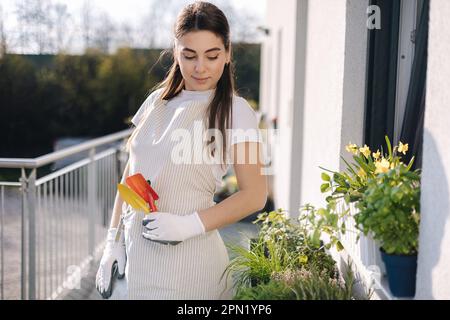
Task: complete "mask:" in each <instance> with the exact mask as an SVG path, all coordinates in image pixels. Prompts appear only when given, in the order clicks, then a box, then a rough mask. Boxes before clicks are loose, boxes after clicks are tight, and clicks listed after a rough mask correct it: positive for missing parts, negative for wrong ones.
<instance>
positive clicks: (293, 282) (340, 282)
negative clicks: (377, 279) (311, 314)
mask: <svg viewBox="0 0 450 320" xmlns="http://www.w3.org/2000/svg"><path fill="white" fill-rule="evenodd" d="M354 284H355V279H354V276H353V273H352V271H351V269H348V270H347V273H346V274H345V275H344V279H340V278H331V277H329V276H328V275H327V274H326V272H324V271H319V270H317V269H306V268H301V269H297V270H286V271H284V272H280V273H274V274H273V275H272V277H271V279H270V281H269V282H267V283H262V284H259V285H258V286H255V287H244V288H241V289H240V290H239V291H238V292H237V294H236V296H235V299H236V300H352V299H354V297H353V286H354Z"/></svg>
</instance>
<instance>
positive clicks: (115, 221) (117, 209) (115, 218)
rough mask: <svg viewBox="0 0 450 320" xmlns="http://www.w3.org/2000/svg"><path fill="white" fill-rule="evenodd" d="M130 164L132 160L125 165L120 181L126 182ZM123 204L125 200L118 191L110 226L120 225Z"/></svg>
mask: <svg viewBox="0 0 450 320" xmlns="http://www.w3.org/2000/svg"><path fill="white" fill-rule="evenodd" d="M129 165H130V161H129V160H128V161H127V164H126V166H125V169H124V170H123V175H122V180H121V181H120V182H121V183H125V179H126V178H127V177H128V175H129ZM122 204H123V200H122V198H120V196H119V192H118V191H117V192H116V198H115V200H114V207H113V212H112V217H111V224H110V225H109V227H110V228H117V226H118V225H119V221H120V215H121V213H122Z"/></svg>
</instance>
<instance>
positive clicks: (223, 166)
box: [97, 2, 267, 299]
mask: <svg viewBox="0 0 450 320" xmlns="http://www.w3.org/2000/svg"><path fill="white" fill-rule="evenodd" d="M174 38H175V39H174V47H173V56H174V62H173V65H172V67H171V69H170V71H169V72H168V75H167V77H166V79H165V80H164V81H163V82H162V83H161V84H160V85H159V89H157V90H155V91H153V92H152V94H151V95H150V96H149V97H148V98H147V99H146V101H145V102H144V103H143V105H142V106H141V107H140V109H139V110H138V111H137V113H136V114H135V115H134V117H133V118H132V120H131V121H132V123H133V124H134V125H135V126H136V129H135V130H134V131H133V134H132V135H131V137H130V139H129V141H128V144H127V146H128V148H129V155H130V156H129V161H128V163H127V165H126V168H125V171H124V174H123V178H122V182H123V181H124V179H125V178H126V177H127V176H129V175H132V174H135V173H141V174H142V175H143V176H144V177H145V179H149V180H150V181H151V184H152V187H153V188H154V189H155V191H156V192H157V193H158V195H159V201H158V212H156V213H151V214H149V215H147V216H144V213H143V212H140V211H136V210H134V209H132V208H131V207H129V206H128V207H127V208H126V209H125V210H123V212H122V214H120V213H121V209H120V208H122V201H121V200H120V199H119V197H118V196H116V200H115V204H114V210H113V217H112V220H111V225H110V229H109V230H108V236H107V245H106V248H105V250H104V253H103V256H102V259H101V262H100V267H99V270H98V272H97V289H98V290H99V292H100V293H101V294H102V295H103V296H104V297H108V296H109V295H110V294H111V288H112V286H111V272H112V271H111V270H112V268H113V267H114V266H117V267H118V273H119V276H123V275H125V279H126V281H125V282H126V287H127V288H126V293H125V295H124V296H123V298H128V299H230V298H232V296H231V294H232V290H230V289H231V281H230V278H228V280H227V277H225V276H223V273H224V271H225V269H226V267H227V265H228V263H229V257H228V254H227V250H226V247H225V245H224V243H223V241H222V239H221V237H220V234H219V232H218V231H217V229H219V228H221V227H223V226H226V225H229V224H232V223H235V222H237V221H239V220H241V219H242V218H244V217H246V216H247V215H249V214H251V213H253V212H255V211H258V210H260V209H261V208H263V207H264V205H265V203H266V198H267V182H266V178H265V176H264V174H263V171H262V159H261V157H260V154H261V153H260V147H261V144H260V140H259V135H258V134H257V132H258V131H257V130H258V129H257V128H258V123H257V118H256V114H255V112H254V111H253V110H252V109H251V107H250V106H249V104H248V103H247V101H246V100H245V99H243V98H241V97H238V96H237V95H236V94H235V92H234V76H233V71H232V70H233V68H232V56H231V40H230V30H229V25H228V22H227V19H226V17H225V15H224V14H223V12H222V11H221V10H220V9H218V8H217V7H216V6H214V5H213V4H210V3H207V2H195V3H193V4H191V5H188V6H187V7H185V8H184V9H183V10H182V12H181V13H180V14H179V16H178V18H177V22H176V25H175V35H174ZM199 129H200V131H199ZM229 129H231V130H229ZM211 131H212V132H214V133H213V134H212V136H211V137H209V138H206V140H205V132H211ZM199 132H200V134H199ZM202 133H203V134H202ZM196 146H197V147H196ZM198 146H201V149H199V148H198ZM205 150H206V151H205ZM180 151H181V152H180ZM200 154H201V155H200ZM205 155H206V156H205ZM205 159H208V160H211V159H214V160H216V161H205ZM252 159H253V160H252ZM255 159H256V160H255ZM217 160H220V161H217ZM228 160H231V163H232V164H233V168H234V171H235V174H236V178H237V181H238V185H239V191H238V192H236V193H235V194H233V195H232V196H231V197H229V198H227V199H225V200H224V201H222V202H220V203H218V204H215V203H214V201H213V196H214V193H215V191H216V188H217V186H219V185H220V182H221V179H222V177H223V176H224V175H225V173H226V171H227V168H228V165H229V164H230V163H229V162H230V161H228ZM120 219H122V221H123V232H121V233H120V234H121V237H120V239H119V241H114V235H115V234H116V231H117V226H118V225H119V220H120ZM168 244H169V245H168ZM222 276H223V277H222ZM113 292H114V290H113ZM113 295H114V294H113Z"/></svg>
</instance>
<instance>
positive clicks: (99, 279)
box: [95, 228, 126, 299]
mask: <svg viewBox="0 0 450 320" xmlns="http://www.w3.org/2000/svg"><path fill="white" fill-rule="evenodd" d="M116 231H117V228H110V229H109V230H108V235H107V237H106V246H105V249H104V250H103V256H102V259H101V261H100V266H99V268H98V271H97V276H96V280H95V285H96V288H97V290H98V292H99V293H100V294H101V295H102V297H103V298H104V299H108V298H109V297H110V296H111V294H112V278H113V277H114V275H115V273H116V272H118V277H119V279H121V278H123V277H124V275H125V263H126V252H125V237H124V234H123V233H124V232H123V230H120V237H119V239H118V241H117V242H116V241H115V236H116Z"/></svg>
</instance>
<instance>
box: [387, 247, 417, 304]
mask: <svg viewBox="0 0 450 320" xmlns="http://www.w3.org/2000/svg"><path fill="white" fill-rule="evenodd" d="M380 251H381V258H382V259H383V262H384V265H385V266H386V273H387V277H388V282H389V289H390V290H391V293H392V294H393V295H394V296H396V297H399V298H409V297H414V296H415V294H416V270H417V254H415V255H398V254H387V253H386V252H384V250H382V249H380Z"/></svg>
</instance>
